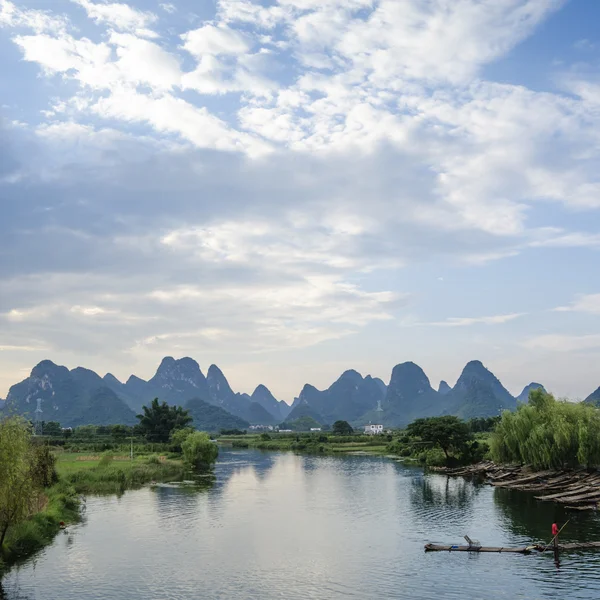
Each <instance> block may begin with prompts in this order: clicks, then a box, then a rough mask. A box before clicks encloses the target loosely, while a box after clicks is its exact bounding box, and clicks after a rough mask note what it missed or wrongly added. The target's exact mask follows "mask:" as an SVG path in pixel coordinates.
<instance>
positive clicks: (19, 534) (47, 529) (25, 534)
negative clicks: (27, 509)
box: [0, 482, 79, 575]
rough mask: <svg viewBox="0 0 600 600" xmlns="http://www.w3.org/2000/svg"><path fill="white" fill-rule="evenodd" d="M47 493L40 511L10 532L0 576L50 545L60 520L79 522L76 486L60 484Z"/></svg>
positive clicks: (2, 559) (49, 489)
mask: <svg viewBox="0 0 600 600" xmlns="http://www.w3.org/2000/svg"><path fill="white" fill-rule="evenodd" d="M46 492H47V493H46V495H45V496H44V498H43V503H44V504H43V506H40V511H39V512H37V513H36V514H34V515H33V516H32V517H30V518H29V519H27V520H25V521H22V522H21V523H18V524H17V525H14V526H13V527H11V528H10V529H9V531H8V534H7V536H6V540H5V541H4V546H3V548H2V550H3V552H2V555H1V556H0V575H2V572H3V570H4V569H6V568H7V567H9V566H10V565H12V564H14V563H17V562H19V561H20V560H23V559H25V558H27V557H28V556H30V555H31V554H33V553H34V552H36V551H37V550H39V549H40V548H43V547H44V546H45V545H47V544H49V543H50V542H51V541H52V540H53V539H54V537H55V536H56V534H57V533H58V532H59V530H60V523H61V521H62V522H65V523H74V522H76V521H77V520H78V519H79V496H78V494H77V492H76V491H75V488H74V487H73V486H71V485H70V484H68V483H66V482H59V483H57V484H55V485H53V486H52V487H51V488H48V490H47V491H46Z"/></svg>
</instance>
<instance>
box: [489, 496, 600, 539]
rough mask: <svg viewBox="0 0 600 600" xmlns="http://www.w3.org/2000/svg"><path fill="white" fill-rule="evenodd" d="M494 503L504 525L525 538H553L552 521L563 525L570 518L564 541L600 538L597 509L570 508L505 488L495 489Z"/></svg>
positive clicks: (564, 532) (599, 521)
mask: <svg viewBox="0 0 600 600" xmlns="http://www.w3.org/2000/svg"><path fill="white" fill-rule="evenodd" d="M494 503H495V505H496V507H497V509H498V513H499V516H500V518H502V519H503V521H504V525H505V526H506V527H507V528H508V529H509V530H510V531H511V532H512V533H514V534H515V535H518V536H521V537H523V539H524V540H531V541H540V540H548V541H550V539H551V538H552V534H551V528H552V523H558V524H559V526H561V525H563V524H564V523H566V521H567V520H569V523H568V525H567V527H566V528H565V529H564V531H563V532H562V533H561V540H562V541H565V542H566V541H581V542H584V541H596V540H600V520H598V518H597V515H596V513H594V512H580V511H568V510H565V509H564V507H562V506H560V505H559V504H555V503H554V502H541V501H539V500H536V499H535V497H534V494H532V493H531V492H520V491H518V490H509V489H506V488H496V489H495V490H494Z"/></svg>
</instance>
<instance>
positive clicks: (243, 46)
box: [181, 25, 250, 58]
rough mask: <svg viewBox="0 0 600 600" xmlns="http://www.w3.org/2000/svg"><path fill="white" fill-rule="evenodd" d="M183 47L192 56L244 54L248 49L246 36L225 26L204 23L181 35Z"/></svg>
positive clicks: (248, 44)
mask: <svg viewBox="0 0 600 600" xmlns="http://www.w3.org/2000/svg"><path fill="white" fill-rule="evenodd" d="M181 38H182V40H183V42H184V43H183V48H184V49H185V50H187V51H188V52H189V53H190V54H192V55H193V56H196V57H198V58H202V57H203V56H204V55H206V54H211V55H220V54H225V55H237V54H245V53H246V52H248V51H249V50H250V43H249V40H248V39H247V36H245V35H243V34H241V33H239V32H237V31H235V30H233V29H230V28H229V27H225V26H215V25H204V26H202V27H200V28H198V29H194V30H192V31H188V32H186V33H184V34H183V35H182V36H181Z"/></svg>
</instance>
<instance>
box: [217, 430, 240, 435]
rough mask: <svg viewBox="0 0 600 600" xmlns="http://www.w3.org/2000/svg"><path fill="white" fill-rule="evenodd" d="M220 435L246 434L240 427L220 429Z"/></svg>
mask: <svg viewBox="0 0 600 600" xmlns="http://www.w3.org/2000/svg"><path fill="white" fill-rule="evenodd" d="M220 433H221V435H246V432H245V431H242V430H241V429H221V431H220Z"/></svg>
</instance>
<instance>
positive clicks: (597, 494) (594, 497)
mask: <svg viewBox="0 0 600 600" xmlns="http://www.w3.org/2000/svg"><path fill="white" fill-rule="evenodd" d="M598 500H600V490H598V489H596V490H595V491H593V492H587V493H585V494H579V495H578V496H573V495H568V496H563V497H562V498H556V499H555V500H554V502H558V503H559V504H570V503H572V504H589V503H590V502H592V501H593V502H596V501H598Z"/></svg>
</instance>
